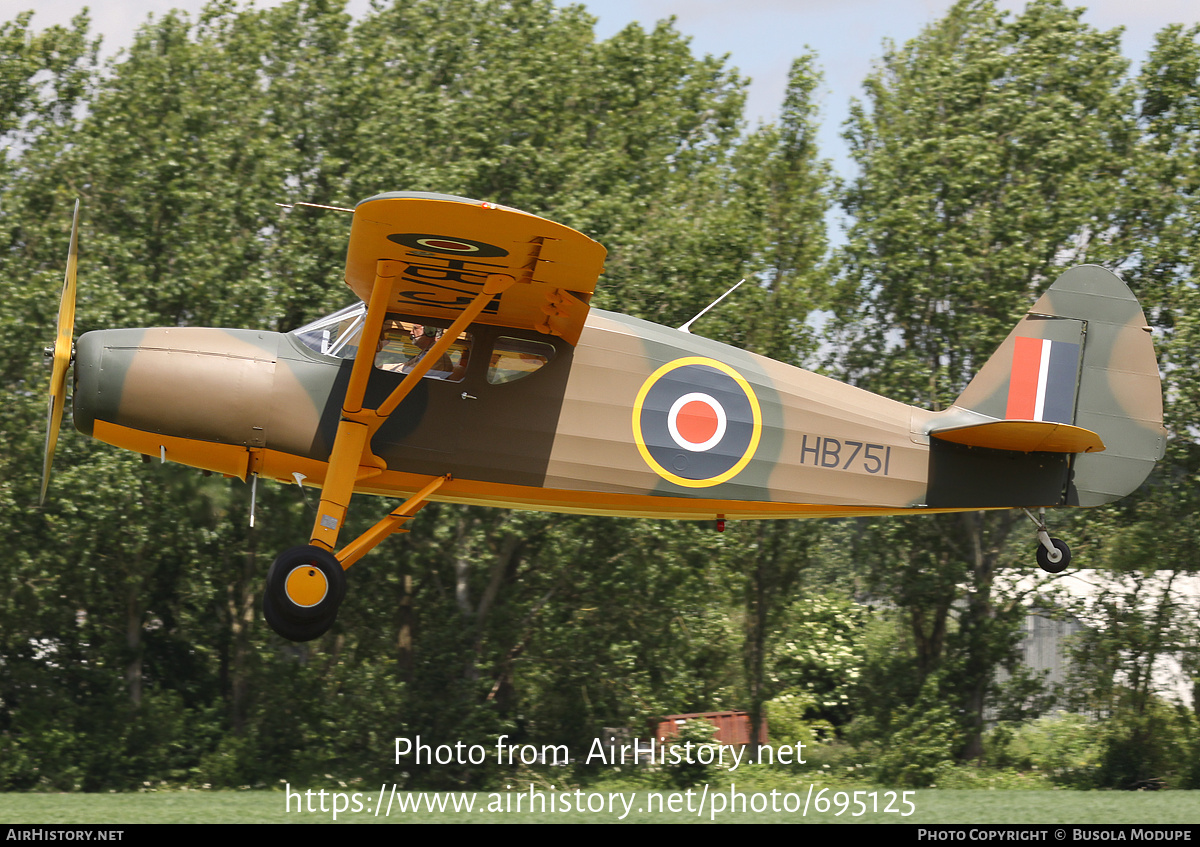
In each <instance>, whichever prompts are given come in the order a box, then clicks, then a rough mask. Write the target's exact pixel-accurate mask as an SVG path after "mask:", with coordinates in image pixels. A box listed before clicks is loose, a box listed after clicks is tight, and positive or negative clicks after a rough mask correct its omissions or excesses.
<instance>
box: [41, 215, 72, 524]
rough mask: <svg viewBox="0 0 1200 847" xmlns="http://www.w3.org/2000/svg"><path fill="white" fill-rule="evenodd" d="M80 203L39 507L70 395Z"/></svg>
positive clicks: (61, 313)
mask: <svg viewBox="0 0 1200 847" xmlns="http://www.w3.org/2000/svg"><path fill="white" fill-rule="evenodd" d="M78 245H79V201H78V200H76V201H75V216H74V218H73V219H72V220H71V246H70V247H69V248H67V273H66V276H65V277H64V279H63V290H62V298H61V299H60V300H59V302H58V335H57V337H56V338H55V339H54V359H53V369H52V370H51V373H50V407H49V410H48V412H47V421H46V450H45V457H44V461H43V464H42V493H41V496H40V497H39V498H38V504H39V505H40V504H42V503H44V502H45V501H46V488H47V486H49V485H50V465H51V464H53V462H54V448H55V447H57V446H58V430H59V427H61V426H62V417H63V409H64V407H65V405H66V396H67V369H68V368H69V367H70V365H71V341H72V336H73V334H74V332H75V271H76V268H77V267H78V265H79V256H78Z"/></svg>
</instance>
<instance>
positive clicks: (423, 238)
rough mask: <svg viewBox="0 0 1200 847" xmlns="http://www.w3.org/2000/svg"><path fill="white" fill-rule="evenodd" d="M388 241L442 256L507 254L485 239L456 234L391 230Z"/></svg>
mask: <svg viewBox="0 0 1200 847" xmlns="http://www.w3.org/2000/svg"><path fill="white" fill-rule="evenodd" d="M388 241H391V242H394V243H396V244H400V245H402V246H404V247H411V248H412V249H414V250H423V251H427V252H432V253H440V254H442V255H443V256H471V257H472V258H477V259H482V258H499V257H501V256H507V255H508V251H507V250H505V249H504V248H503V247H497V246H496V245H495V244H488V243H487V242H486V241H475V240H473V239H470V238H460V237H458V236H449V235H434V234H432V233H428V232H393V233H392V234H391V235H389V236H388Z"/></svg>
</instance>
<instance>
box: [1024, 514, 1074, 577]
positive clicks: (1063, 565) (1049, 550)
mask: <svg viewBox="0 0 1200 847" xmlns="http://www.w3.org/2000/svg"><path fill="white" fill-rule="evenodd" d="M1022 511H1023V512H1025V514H1026V516H1028V518H1029V519H1030V520H1031V521H1033V525H1034V526H1035V527H1037V539H1038V547H1037V563H1038V567H1040V568H1041V569H1042V570H1044V571H1045V572H1046V573H1062V572H1063V571H1065V570H1066V569H1067V566H1068V565H1070V564H1071V548H1070V547H1068V546H1067V544H1066V542H1065V541H1063V540H1062V539H1061V538H1051V537H1050V532H1049V531H1048V530H1047V528H1046V510H1045V509H1038V516H1037V517H1036V518H1035V517H1034V516H1033V513H1032V512H1030V511H1029V510H1028V509H1022Z"/></svg>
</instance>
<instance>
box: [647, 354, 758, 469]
mask: <svg viewBox="0 0 1200 847" xmlns="http://www.w3.org/2000/svg"><path fill="white" fill-rule="evenodd" d="M761 434H762V410H761V408H760V407H759V404H758V398H757V397H755V396H754V390H753V389H752V388H751V387H750V384H749V383H748V382H747V381H746V379H745V378H744V377H743V376H742V375H741V374H739V373H738V372H737V371H735V370H734V369H733V368H731V367H729V365H726V364H724V363H722V362H718V361H716V360H715V359H708V358H705V357H702V356H689V357H688V358H684V359H676V360H675V361H673V362H668V363H667V364H665V365H663V366H662V367H661V368H659V369H658V370H656V371H655V372H654V373H653V374H651V375H650V377H649V378H648V379H647V380H646V381H645V382H644V383H642V387H641V389H640V390H639V391H638V394H637V399H636V400H635V401H634V404H633V437H634V441H635V442H636V443H637V447H638V452H640V453H641V454H642V458H643V459H645V461H646V464H647V465H649V466H650V468H651V469H652V470H653V471H654V472H655V473H657V474H658V475H659V476H661V477H662V478H663V479H665V480H667V481H668V482H673V483H675V484H676V485H682V486H684V487H686V488H707V487H709V486H713V485H718V484H720V483H722V482H725V481H727V480H729V479H732V478H733V477H734V476H736V475H737V474H738V473H739V472H740V471H741V470H742V469H743V468H744V467H746V465H747V464H749V462H750V460H751V459H752V458H753V457H754V451H755V450H756V449H757V448H758V442H759V438H760V436H761Z"/></svg>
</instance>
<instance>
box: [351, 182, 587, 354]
mask: <svg viewBox="0 0 1200 847" xmlns="http://www.w3.org/2000/svg"><path fill="white" fill-rule="evenodd" d="M605 252H606V251H605V249H604V247H602V246H601V245H600V244H599V243H598V242H596V241H593V240H592V239H590V238H588V237H587V236H586V235H583V234H582V233H579V232H576V231H575V230H573V229H571V228H570V227H566V226H563V225H562V224H556V223H554V222H552V221H548V220H546V219H544V218H539V217H537V216H536V215H530V214H527V213H525V212H521V211H518V210H516V209H510V208H508V207H505V206H497V205H494V204H492V203H483V202H480V201H478V200H468V199H466V198H464V197H452V196H450V195H446V194H424V193H417V192H389V193H387V194H378V195H376V196H374V197H370V198H368V199H366V200H363V201H362V202H361V203H359V204H358V205H357V206H356V207H355V209H354V222H353V224H352V225H351V228H350V247H349V250H348V251H347V255H346V284H347V285H349V286H350V288H351V289H352V290H353V291H354V293H355V294H357V295H358V296H359V297H361V298H362V299H363V300H364V301H365V302H369V301H370V299H371V290H372V288H373V286H374V284H375V271H376V267H377V263H378V262H379V260H381V259H386V260H394V261H398V262H401V263H402V264H403V265H404V270H403V271H402V272H401V274H400V284H399V285H397V286H396V289H395V291H394V293H393V295H392V298H391V302H390V303H389V305H388V311H389V312H399V313H403V314H407V315H414V316H421V317H431V318H440V319H446V320H454V319H455V318H456V317H457V316H458V314H459V313H460V312H462V310H463V309H464V308H466V307H467V306H468V305H469V304H470V303H471V301H472V300H473V299H474V298H475V297H476V295H478V294H479V293H480V292H481V291H482V290H483V286H484V283H485V282H486V281H487V280H488V278H489V277H492V276H496V275H500V276H508V277H511V278H512V279H514V280H515V281H516V284H514V285H511V286H509V287H508V288H507V289H506V290H505V291H504V292H503V293H502V294H500V295H498V296H497V297H496V298H495V299H493V300H492V301H491V302H489V303H488V305H487V306H485V307H484V310H483V312H482V313H481V314H480V315H479V317H478V318H476V320H477V321H478V322H480V323H486V324H493V325H496V326H505V327H513V328H516V329H534V330H538V331H539V332H543V333H546V334H551V335H557V336H559V337H561V338H563V339H565V340H566V341H568V342H569V343H571V344H575V343H577V342H578V341H579V334H580V332H582V330H583V324H584V321H585V320H586V319H587V313H588V303H589V301H590V300H591V296H592V293H593V292H594V291H595V289H596V280H597V278H598V277H599V275H600V273H601V271H603V269H604V257H605Z"/></svg>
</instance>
